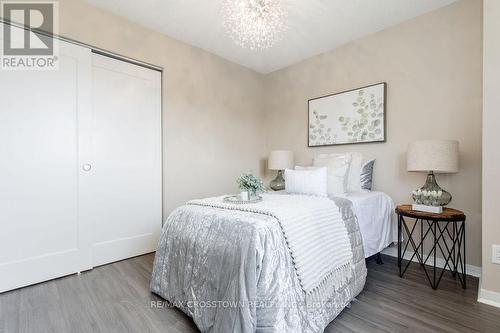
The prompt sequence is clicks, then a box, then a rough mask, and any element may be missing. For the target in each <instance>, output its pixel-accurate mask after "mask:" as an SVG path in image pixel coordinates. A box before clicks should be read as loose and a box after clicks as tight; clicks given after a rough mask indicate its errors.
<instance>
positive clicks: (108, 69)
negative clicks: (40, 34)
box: [81, 54, 162, 266]
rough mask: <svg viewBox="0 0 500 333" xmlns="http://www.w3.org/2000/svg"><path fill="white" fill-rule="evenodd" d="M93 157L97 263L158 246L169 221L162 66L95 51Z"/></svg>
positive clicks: (90, 193)
mask: <svg viewBox="0 0 500 333" xmlns="http://www.w3.org/2000/svg"><path fill="white" fill-rule="evenodd" d="M92 82H93V83H92V87H93V89H92V92H93V93H92V96H93V97H92V99H93V114H94V115H93V117H94V121H93V127H92V154H93V156H92V161H89V163H88V165H87V166H86V167H87V169H88V172H87V173H88V176H89V177H87V179H86V180H85V182H84V183H83V184H82V186H85V189H84V190H83V189H82V197H81V200H82V205H84V206H85V207H87V208H86V211H87V212H88V215H87V217H88V218H89V219H90V220H91V221H92V223H93V225H94V229H93V234H94V244H93V263H94V266H98V265H102V264H105V263H109V262H113V261H117V260H121V259H125V258H127V257H131V256H136V255H140V254H144V253H148V252H152V251H154V250H155V249H156V246H157V241H158V237H159V233H160V230H161V223H162V212H161V211H162V200H161V182H162V180H161V73H160V72H157V71H154V70H150V69H147V68H144V67H140V66H137V65H133V64H130V63H127V62H123V61H119V60H116V59H112V58H108V57H105V56H100V55H96V54H94V55H93V58H92Z"/></svg>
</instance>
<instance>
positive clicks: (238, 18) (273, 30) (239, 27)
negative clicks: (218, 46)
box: [221, 0, 287, 50]
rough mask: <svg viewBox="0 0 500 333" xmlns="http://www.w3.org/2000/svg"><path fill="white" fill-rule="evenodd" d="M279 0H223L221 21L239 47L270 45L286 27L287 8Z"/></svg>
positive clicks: (266, 46) (263, 46)
mask: <svg viewBox="0 0 500 333" xmlns="http://www.w3.org/2000/svg"><path fill="white" fill-rule="evenodd" d="M282 3H283V1H282V0H223V1H222V8H221V13H222V17H223V21H222V25H223V26H224V28H225V30H226V31H227V33H228V34H229V36H230V37H231V39H233V40H234V42H235V43H236V44H238V45H240V46H241V47H244V48H249V49H250V50H263V49H267V48H270V47H272V46H273V45H274V44H275V43H276V42H277V41H278V40H279V39H280V38H281V36H282V34H283V32H284V31H285V30H286V26H285V18H286V16H287V11H286V10H285V8H284V7H283V4H282Z"/></svg>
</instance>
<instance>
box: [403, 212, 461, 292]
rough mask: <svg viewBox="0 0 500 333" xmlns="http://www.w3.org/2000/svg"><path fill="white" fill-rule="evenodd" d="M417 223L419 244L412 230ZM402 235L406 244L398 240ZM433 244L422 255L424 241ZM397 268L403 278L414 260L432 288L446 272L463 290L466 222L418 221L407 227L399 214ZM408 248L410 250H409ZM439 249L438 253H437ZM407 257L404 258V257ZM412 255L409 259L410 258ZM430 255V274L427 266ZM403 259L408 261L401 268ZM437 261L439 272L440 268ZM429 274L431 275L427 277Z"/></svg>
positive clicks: (435, 287)
mask: <svg viewBox="0 0 500 333" xmlns="http://www.w3.org/2000/svg"><path fill="white" fill-rule="evenodd" d="M418 224H420V228H419V229H420V242H419V243H418V244H417V243H416V241H415V240H414V236H415V235H414V234H415V230H416V229H417V225H418ZM403 234H405V235H406V236H407V238H408V240H407V242H406V244H403V242H402V241H401V240H402V238H403ZM428 238H429V239H432V244H431V242H430V240H429V245H432V247H431V249H430V250H429V251H428V253H427V256H425V253H424V244H425V242H426V239H428ZM398 240H399V242H398V267H399V276H400V277H403V275H404V273H405V272H406V270H407V269H408V266H409V265H410V263H411V261H412V260H413V259H414V258H416V259H417V261H418V262H419V263H420V265H421V267H422V268H423V269H424V272H425V275H426V276H427V280H428V281H429V283H430V285H431V287H432V288H433V289H437V287H438V286H439V283H440V282H441V278H442V277H443V274H444V271H445V270H446V269H448V270H450V271H451V273H452V275H453V276H454V277H458V279H459V281H460V283H461V285H462V287H463V288H464V289H466V287H467V285H466V260H465V219H464V220H462V221H438V220H427V219H422V218H418V219H415V223H414V224H413V226H412V227H411V228H410V227H408V224H407V223H406V221H405V219H404V217H403V216H401V215H398ZM409 246H411V248H408V247H409ZM438 250H439V252H438ZM406 254H408V255H407V256H408V257H409V258H405V255H406ZM410 254H411V256H410ZM438 254H440V255H439V256H438ZM431 256H432V271H430V269H428V267H426V265H427V263H428V261H429V259H431ZM403 259H405V260H406V259H407V260H408V261H407V263H406V265H403ZM438 262H439V263H440V265H439V266H440V267H442V268H441V269H439V268H438V267H437V266H438ZM429 273H430V274H429Z"/></svg>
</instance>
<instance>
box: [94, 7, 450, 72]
mask: <svg viewBox="0 0 500 333" xmlns="http://www.w3.org/2000/svg"><path fill="white" fill-rule="evenodd" d="M87 1H88V2H90V3H92V4H94V5H96V6H98V7H101V8H104V9H107V10H109V11H111V12H113V13H115V14H117V15H120V16H124V17H126V18H128V19H130V20H132V21H134V22H137V23H139V24H142V25H144V26H147V27H149V28H152V29H154V30H157V31H160V32H162V33H165V34H166V35H169V36H171V37H174V38H176V39H178V40H181V41H183V42H186V43H188V44H191V45H194V46H197V47H200V48H202V49H204V50H207V51H209V52H211V53H214V54H217V55H219V56H221V57H223V58H226V59H228V60H231V61H233V62H235V63H238V64H241V65H243V66H246V67H249V68H252V69H254V70H256V71H258V72H261V73H269V72H272V71H275V70H278V69H280V68H283V67H286V66H288V65H291V64H294V63H296V62H299V61H301V60H303V59H306V58H309V57H311V56H314V55H317V54H320V53H323V52H326V51H329V50H332V49H334V48H336V47H338V46H339V45H342V44H345V43H347V42H349V41H352V40H354V39H357V38H360V37H362V36H364V35H367V34H370V33H373V32H376V31H380V30H382V29H384V28H387V27H389V26H392V25H395V24H398V23H400V22H403V21H406V20H408V19H411V18H413V17H416V16H418V15H421V14H423V13H426V12H429V11H432V10H435V9H437V8H439V7H442V6H445V5H448V4H450V3H452V2H454V1H456V0H283V1H284V3H285V6H286V7H287V9H288V12H289V15H288V22H287V25H288V30H287V31H286V32H285V34H284V35H283V38H282V40H281V41H279V42H278V43H276V44H275V45H274V46H273V47H272V48H270V49H267V50H264V51H250V50H247V49H243V48H241V47H240V46H238V45H236V44H235V43H234V42H233V41H232V40H231V39H230V38H229V37H228V36H227V35H226V33H225V31H224V30H223V28H222V26H221V19H220V14H219V10H220V4H221V0H141V1H137V0H87Z"/></svg>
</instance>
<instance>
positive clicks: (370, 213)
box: [340, 191, 398, 258]
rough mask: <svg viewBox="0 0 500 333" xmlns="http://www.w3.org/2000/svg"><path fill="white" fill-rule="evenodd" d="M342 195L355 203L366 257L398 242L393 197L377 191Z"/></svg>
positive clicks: (354, 206)
mask: <svg viewBox="0 0 500 333" xmlns="http://www.w3.org/2000/svg"><path fill="white" fill-rule="evenodd" d="M340 197H342V198H345V199H348V200H349V201H351V202H352V204H353V208H354V212H355V213H356V215H357V217H358V224H359V228H360V230H361V235H362V237H363V246H364V250H365V258H368V257H370V256H372V255H374V254H377V253H378V252H380V251H382V250H383V249H385V248H386V247H388V246H389V245H390V244H391V243H392V242H397V239H398V235H397V223H396V218H395V214H394V201H393V200H392V199H391V197H389V196H388V195H387V194H385V193H383V192H377V191H360V192H351V193H346V194H344V195H340Z"/></svg>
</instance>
